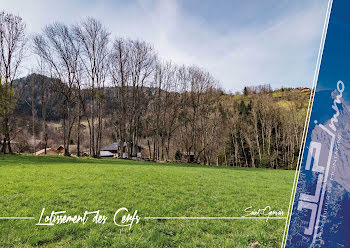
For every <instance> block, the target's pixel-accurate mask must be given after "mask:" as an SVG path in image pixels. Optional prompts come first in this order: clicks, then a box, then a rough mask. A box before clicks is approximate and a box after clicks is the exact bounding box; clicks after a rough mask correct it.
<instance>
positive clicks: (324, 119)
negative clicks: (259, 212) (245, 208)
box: [285, 0, 350, 248]
mask: <svg viewBox="0 0 350 248" xmlns="http://www.w3.org/2000/svg"><path fill="white" fill-rule="evenodd" d="M349 92H350V1H349V0H334V1H333V3H332V4H331V14H330V19H329V23H328V29H327V35H326V38H325V43H324V49H323V55H322V61H321V65H320V69H319V74H318V79H317V86H316V90H315V96H314V102H313V107H312V112H311V116H310V122H309V128H308V131H307V134H306V135H307V136H306V141H305V148H304V152H303V156H302V159H301V167H300V173H299V178H298V183H297V189H296V193H295V197H294V203H293V208H292V214H291V219H290V223H289V226H288V232H287V236H286V242H285V247H288V248H289V247H350V93H349Z"/></svg>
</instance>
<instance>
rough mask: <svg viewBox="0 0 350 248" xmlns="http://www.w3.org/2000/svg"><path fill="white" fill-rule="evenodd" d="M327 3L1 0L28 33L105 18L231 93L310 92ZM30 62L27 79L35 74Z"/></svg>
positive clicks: (116, 31) (115, 29)
mask: <svg viewBox="0 0 350 248" xmlns="http://www.w3.org/2000/svg"><path fill="white" fill-rule="evenodd" d="M327 4H328V0H303V1H301V0H293V1H292V0H274V1H272V0H264V1H262V0H246V1H238V0H231V1H228V0H227V1H225V0H221V1H214V0H212V1H209V0H204V1H203V0H202V1H199V0H197V1H194V0H178V1H176V0H138V1H115V0H114V1H112V0H104V1H92V0H88V1H69V0H60V1H52V0H47V1H44V0H31V1H24V0H22V1H21V0H11V1H8V0H0V10H5V11H9V12H12V13H14V14H19V15H20V16H22V17H23V19H24V20H25V21H26V23H27V27H28V32H29V33H37V32H40V31H41V29H42V28H43V27H44V26H45V25H46V24H48V23H50V22H54V21H63V22H65V23H67V24H70V23H75V22H77V21H79V20H80V19H81V18H83V17H86V16H93V17H95V18H97V19H99V20H101V21H102V22H103V23H104V24H105V25H106V26H107V27H108V29H109V30H110V31H111V33H112V37H117V36H123V37H128V38H135V39H136V38H137V39H142V40H145V41H148V42H150V43H152V44H153V46H154V48H155V49H156V50H157V51H158V52H159V54H160V57H161V58H163V59H165V60H173V61H174V62H176V63H178V64H187V65H192V64H195V65H198V66H200V67H202V68H205V69H206V70H208V71H209V72H211V73H212V74H213V75H214V76H215V77H216V78H217V79H218V80H219V81H220V83H221V85H222V87H223V88H224V89H226V90H230V91H232V92H234V91H236V90H242V88H243V87H244V86H247V85H248V86H249V85H258V84H265V83H270V84H271V85H272V86H273V87H274V88H277V87H281V86H292V87H295V86H307V87H311V85H312V79H313V74H314V70H315V65H316V59H317V54H318V49H319V44H320V40H321V34H322V28H323V23H324V17H325V14H326V9H327ZM30 61H33V60H32V59H30V58H28V60H27V62H26V64H25V66H24V68H23V70H22V74H25V73H28V71H30V68H31V67H32V66H31V64H30V63H31V62H30Z"/></svg>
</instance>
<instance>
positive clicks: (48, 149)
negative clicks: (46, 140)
mask: <svg viewBox="0 0 350 248" xmlns="http://www.w3.org/2000/svg"><path fill="white" fill-rule="evenodd" d="M48 151H50V152H55V153H57V151H56V150H53V149H52V148H49V147H47V148H46V152H48ZM44 153H45V148H44V149H41V150H40V151H37V152H36V153H35V155H41V154H44ZM57 154H58V153H57Z"/></svg>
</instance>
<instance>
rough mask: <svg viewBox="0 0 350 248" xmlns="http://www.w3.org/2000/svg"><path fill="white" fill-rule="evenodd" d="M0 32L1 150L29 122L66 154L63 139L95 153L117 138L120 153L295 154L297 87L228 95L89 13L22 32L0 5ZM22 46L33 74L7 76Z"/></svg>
mask: <svg viewBox="0 0 350 248" xmlns="http://www.w3.org/2000/svg"><path fill="white" fill-rule="evenodd" d="M0 41H3V42H0V46H1V51H0V52H1V60H0V72H1V73H0V75H1V77H0V86H1V87H0V89H1V93H2V94H1V99H0V100H1V102H0V104H1V106H0V110H1V121H2V124H3V125H2V128H1V135H2V137H3V142H2V152H3V153H7V152H9V153H11V152H12V149H11V142H10V141H13V140H16V139H18V138H16V137H18V133H21V132H22V131H24V130H27V132H28V130H30V129H31V130H30V131H32V134H33V140H35V136H38V137H39V138H40V140H41V141H42V142H41V145H40V146H41V147H40V148H43V147H44V148H45V147H48V144H49V140H50V138H51V139H52V136H55V135H57V133H58V135H59V138H58V139H60V140H62V143H63V144H64V148H65V155H67V156H69V155H70V154H71V152H70V150H69V149H70V145H71V144H75V145H76V146H77V155H78V156H80V155H81V154H82V152H83V151H84V152H88V153H89V154H90V156H93V157H99V156H100V150H101V148H102V146H104V145H106V144H108V143H110V142H119V144H126V146H127V148H128V149H127V152H128V154H129V157H132V156H135V155H136V153H137V152H139V151H140V149H143V150H144V151H146V156H147V157H148V158H149V159H152V160H165V161H172V160H182V161H188V162H193V163H202V164H222V165H227V166H247V167H272V168H291V167H293V166H294V164H295V161H296V158H297V152H298V149H299V144H300V141H301V133H302V128H303V124H304V121H303V118H304V119H305V114H306V110H305V103H306V98H307V96H306V95H305V94H302V93H300V92H299V91H295V90H287V91H285V92H283V98H284V99H285V101H284V102H283V101H281V100H280V99H279V98H278V97H274V96H273V94H274V92H273V91H272V89H271V87H270V86H269V85H264V86H259V87H251V88H246V89H245V90H244V94H243V95H239V96H232V95H227V94H225V93H224V92H223V91H222V90H221V89H220V87H219V84H218V82H217V80H216V79H215V78H214V77H213V76H212V75H211V74H210V73H209V72H207V71H205V70H204V69H202V68H199V67H197V66H185V65H176V64H174V63H172V62H168V61H163V60H161V59H159V56H158V54H157V52H156V51H155V50H154V48H153V47H152V46H151V45H150V44H149V43H147V42H144V41H140V40H131V39H124V38H120V37H118V38H116V39H112V38H111V35H110V33H109V31H108V30H107V29H106V28H105V27H104V26H103V24H102V23H100V22H99V21H97V20H95V19H93V18H86V19H84V20H82V21H81V22H80V23H78V24H75V25H70V26H68V25H66V24H63V23H53V24H49V25H48V26H46V27H45V28H44V29H43V31H42V33H41V34H36V35H34V36H33V38H32V39H30V40H28V39H27V38H26V35H25V24H24V23H23V20H22V19H21V18H20V17H18V16H13V15H11V14H6V13H0ZM25 50H30V51H31V54H30V55H31V56H35V58H36V60H37V61H38V63H37V66H36V68H35V69H34V68H33V71H36V73H37V75H36V76H34V77H33V75H32V76H30V77H27V78H24V79H21V80H17V81H15V80H14V79H15V77H16V73H17V69H18V68H19V65H20V63H21V61H22V58H23V55H24V51H25ZM21 82H25V83H26V85H30V87H26V88H23V83H21ZM21 87H22V88H21ZM29 89H30V91H29ZM25 92H26V93H25ZM18 93H20V94H18ZM24 96H30V97H24ZM25 106H27V107H29V106H30V111H28V110H29V109H28V108H26V107H25ZM24 109H27V110H26V111H23V110H24ZM49 110H51V111H49ZM19 111H22V113H26V114H27V115H28V114H29V112H30V115H31V120H30V121H29V122H28V120H27V121H20V120H21V117H20V116H19V115H18V113H19ZM55 119H56V120H57V119H58V120H57V121H59V122H60V125H61V128H60V129H59V131H57V130H56V132H54V131H52V130H50V127H49V125H48V120H55ZM38 123H39V125H38ZM83 123H87V130H84V128H83V127H84V125H83ZM39 127H40V128H39ZM38 129H39V131H38ZM55 139H57V137H56V136H55ZM35 149H36V147H35V145H34V150H35Z"/></svg>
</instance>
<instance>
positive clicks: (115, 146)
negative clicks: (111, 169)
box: [101, 142, 119, 151]
mask: <svg viewBox="0 0 350 248" xmlns="http://www.w3.org/2000/svg"><path fill="white" fill-rule="evenodd" d="M118 147H119V143H118V142H116V143H113V144H110V145H108V146H105V147H103V148H102V149H101V151H118Z"/></svg>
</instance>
